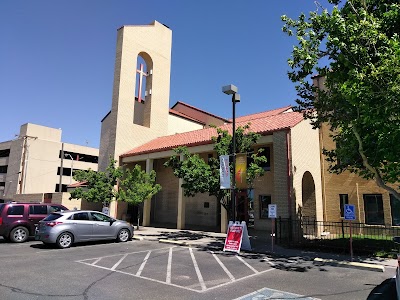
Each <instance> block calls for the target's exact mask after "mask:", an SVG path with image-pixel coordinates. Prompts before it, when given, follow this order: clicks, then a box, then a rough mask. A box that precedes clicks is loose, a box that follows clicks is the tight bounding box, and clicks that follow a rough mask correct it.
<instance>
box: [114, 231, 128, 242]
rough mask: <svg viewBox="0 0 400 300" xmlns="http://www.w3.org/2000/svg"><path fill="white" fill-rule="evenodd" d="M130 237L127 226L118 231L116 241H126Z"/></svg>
mask: <svg viewBox="0 0 400 300" xmlns="http://www.w3.org/2000/svg"><path fill="white" fill-rule="evenodd" d="M130 239H131V232H130V231H129V229H127V228H122V229H121V230H120V231H118V236H117V242H127V241H129V240H130Z"/></svg>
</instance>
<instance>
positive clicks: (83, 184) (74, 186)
mask: <svg viewBox="0 0 400 300" xmlns="http://www.w3.org/2000/svg"><path fill="white" fill-rule="evenodd" d="M84 186H87V181H82V182H75V183H72V184H69V185H67V188H76V187H84Z"/></svg>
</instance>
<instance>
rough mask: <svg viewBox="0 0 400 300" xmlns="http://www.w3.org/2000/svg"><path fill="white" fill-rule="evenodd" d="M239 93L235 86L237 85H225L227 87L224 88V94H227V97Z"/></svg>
mask: <svg viewBox="0 0 400 300" xmlns="http://www.w3.org/2000/svg"><path fill="white" fill-rule="evenodd" d="M237 91H238V88H237V86H235V85H233V84H230V85H225V86H223V87H222V92H223V93H224V94H227V95H232V94H236V93H237Z"/></svg>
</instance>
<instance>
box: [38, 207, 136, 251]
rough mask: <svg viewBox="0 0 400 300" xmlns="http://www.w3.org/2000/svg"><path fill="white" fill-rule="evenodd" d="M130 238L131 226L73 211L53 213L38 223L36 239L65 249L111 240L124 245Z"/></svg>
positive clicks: (87, 212)
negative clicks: (82, 243)
mask: <svg viewBox="0 0 400 300" xmlns="http://www.w3.org/2000/svg"><path fill="white" fill-rule="evenodd" d="M132 236H133V227H132V225H131V224H129V223H127V222H125V221H122V220H117V219H113V218H111V217H109V216H107V215H105V214H103V213H101V212H98V211H92V210H74V211H63V212H55V213H52V214H50V215H48V216H47V217H46V218H44V219H43V220H42V221H40V222H39V226H38V228H37V230H36V234H35V239H36V240H39V241H42V242H43V243H44V244H56V245H57V246H58V247H59V248H68V247H70V246H71V245H72V244H74V243H78V242H86V241H97V240H111V239H115V240H116V241H118V242H126V241H128V240H130V239H131V238H132Z"/></svg>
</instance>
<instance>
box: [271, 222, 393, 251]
mask: <svg viewBox="0 0 400 300" xmlns="http://www.w3.org/2000/svg"><path fill="white" fill-rule="evenodd" d="M350 230H351V235H352V239H353V249H354V251H355V252H358V253H359V254H368V253H374V252H377V251H380V250H382V251H386V252H391V251H393V252H396V251H399V250H400V249H399V246H398V245H396V244H395V243H394V242H393V241H392V238H393V237H394V236H400V228H399V227H393V226H388V225H369V224H365V223H354V222H349V221H341V222H323V221H315V220H312V219H305V218H304V219H301V220H294V219H291V218H277V219H276V222H275V235H276V243H277V244H281V245H286V246H294V247H296V246H301V247H305V248H307V247H309V248H328V249H330V250H332V251H339V252H343V253H346V252H348V249H349V241H350Z"/></svg>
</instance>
